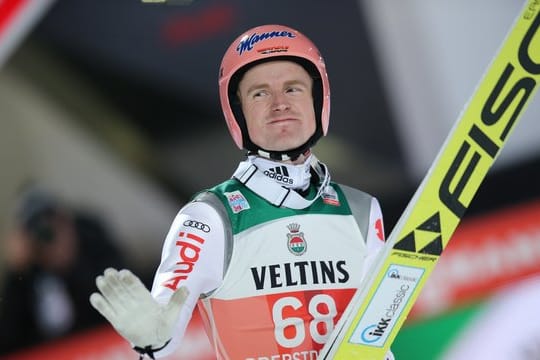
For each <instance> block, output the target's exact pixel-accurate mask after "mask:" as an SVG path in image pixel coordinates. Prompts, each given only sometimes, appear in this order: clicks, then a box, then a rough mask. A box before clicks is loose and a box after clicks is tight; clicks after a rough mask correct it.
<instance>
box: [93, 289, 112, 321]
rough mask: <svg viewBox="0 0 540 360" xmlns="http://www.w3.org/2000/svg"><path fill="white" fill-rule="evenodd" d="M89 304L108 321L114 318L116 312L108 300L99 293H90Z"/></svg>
mask: <svg viewBox="0 0 540 360" xmlns="http://www.w3.org/2000/svg"><path fill="white" fill-rule="evenodd" d="M90 304H91V305H92V306H93V307H94V309H96V310H97V311H98V312H99V313H100V314H101V315H102V316H103V317H104V318H105V319H107V320H108V321H109V322H110V323H114V321H115V320H116V313H115V311H114V309H113V308H112V307H111V306H110V304H109V302H108V301H107V300H106V299H105V298H104V297H103V296H102V295H101V294H99V293H97V292H96V293H93V294H92V295H90Z"/></svg>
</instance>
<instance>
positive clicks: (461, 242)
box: [410, 201, 540, 320]
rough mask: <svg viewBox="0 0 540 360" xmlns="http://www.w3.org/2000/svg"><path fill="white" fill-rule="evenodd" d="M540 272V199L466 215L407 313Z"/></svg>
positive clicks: (477, 295)
mask: <svg viewBox="0 0 540 360" xmlns="http://www.w3.org/2000/svg"><path fill="white" fill-rule="evenodd" d="M535 274H540V201H536V202H531V203H528V204H523V205H518V206H513V207H509V208H505V209H504V210H499V211H495V212H493V213H491V214H489V215H484V216H479V217H476V218H471V219H468V220H464V221H463V223H462V224H461V225H460V226H459V227H458V228H457V230H456V232H455V233H454V235H453V236H452V239H451V240H450V243H449V244H448V247H447V248H446V249H445V251H444V252H443V255H442V256H441V258H440V260H439V262H438V263H437V265H436V266H435V269H434V270H433V273H432V274H431V276H430V278H429V280H428V281H427V283H426V286H425V288H424V289H423V291H422V293H421V294H420V296H419V298H418V300H417V302H416V304H415V306H414V307H413V309H412V311H411V314H410V319H412V320H414V319H415V318H421V317H427V316H432V315H435V314H438V313H442V312H446V311H448V310H451V309H452V308H456V307H459V306H461V305H464V304H469V303H472V302H474V301H479V300H482V299H485V298H487V297H488V296H490V295H492V294H493V293H495V292H496V291H498V290H500V289H502V288H503V287H505V286H507V285H510V284H512V283H515V282H517V281H519V280H522V279H525V278H527V277H529V276H533V275H535Z"/></svg>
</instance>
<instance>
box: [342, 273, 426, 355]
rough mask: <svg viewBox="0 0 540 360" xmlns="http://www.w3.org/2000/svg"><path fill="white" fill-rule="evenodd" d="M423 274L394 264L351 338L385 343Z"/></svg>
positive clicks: (359, 340) (365, 341)
mask: <svg viewBox="0 0 540 360" xmlns="http://www.w3.org/2000/svg"><path fill="white" fill-rule="evenodd" d="M423 274H424V269H422V268H416V267H411V266H402V265H397V264H393V265H391V266H390V267H389V269H388V271H387V273H386V276H385V277H384V280H383V281H382V283H381V285H380V286H379V287H378V288H377V291H376V292H375V294H374V295H373V297H372V299H371V301H370V305H369V307H368V309H367V310H366V311H365V312H364V315H363V316H362V318H361V319H360V321H359V323H358V325H357V327H356V329H355V330H354V332H353V334H352V336H351V338H350V340H349V341H350V342H351V343H355V344H364V345H369V346H375V347H382V346H384V343H385V342H386V339H387V337H388V334H389V333H390V331H389V330H390V329H391V328H392V327H393V326H394V325H395V321H394V319H397V318H399V314H401V312H402V311H403V309H404V307H405V306H406V305H407V303H408V301H409V299H410V297H411V295H412V293H413V292H414V289H415V288H416V286H417V285H418V283H419V281H420V279H421V278H422V275H423ZM389 299H392V300H391V301H389Z"/></svg>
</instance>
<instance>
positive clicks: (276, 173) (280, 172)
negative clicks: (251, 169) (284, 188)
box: [264, 166, 293, 185]
mask: <svg viewBox="0 0 540 360" xmlns="http://www.w3.org/2000/svg"><path fill="white" fill-rule="evenodd" d="M264 175H266V176H268V177H269V178H270V179H274V180H276V181H278V182H280V183H282V184H285V185H292V184H293V179H291V178H290V177H289V171H288V170H287V167H286V166H276V167H275V168H271V169H268V170H265V171H264Z"/></svg>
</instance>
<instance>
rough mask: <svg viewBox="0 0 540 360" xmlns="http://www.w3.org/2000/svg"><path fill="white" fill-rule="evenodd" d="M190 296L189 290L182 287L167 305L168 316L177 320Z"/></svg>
mask: <svg viewBox="0 0 540 360" xmlns="http://www.w3.org/2000/svg"><path fill="white" fill-rule="evenodd" d="M188 296H189V290H188V289H187V288H186V287H185V286H181V287H180V288H179V289H178V290H176V291H175V292H174V294H173V295H172V296H171V299H170V300H169V303H168V304H167V309H166V312H167V315H168V316H170V317H171V318H176V316H178V313H180V309H181V308H182V305H184V303H185V302H186V300H187V298H188Z"/></svg>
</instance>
